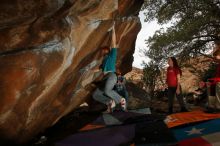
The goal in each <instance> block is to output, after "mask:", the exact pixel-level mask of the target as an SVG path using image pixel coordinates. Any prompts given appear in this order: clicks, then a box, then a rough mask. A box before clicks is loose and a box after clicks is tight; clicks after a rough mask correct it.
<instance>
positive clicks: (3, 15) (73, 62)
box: [0, 0, 143, 143]
mask: <svg viewBox="0 0 220 146" xmlns="http://www.w3.org/2000/svg"><path fill="white" fill-rule="evenodd" d="M142 3H143V0H2V1H1V5H0V46H1V48H0V137H1V138H2V139H8V140H13V141H15V142H18V143H23V142H26V141H28V140H30V139H31V137H33V136H34V135H36V134H38V133H39V132H42V131H43V130H45V129H46V128H48V127H50V126H52V125H54V124H55V123H56V122H57V121H58V120H59V119H60V118H61V117H63V116H64V115H66V114H68V113H69V112H71V111H72V110H74V109H75V108H77V107H78V106H79V105H80V104H81V103H83V102H84V101H85V99H86V97H88V96H89V95H90V93H91V90H92V88H90V86H89V85H90V84H91V82H93V81H94V80H95V79H96V77H98V76H99V74H98V73H94V72H93V71H92V69H93V68H95V67H97V66H99V65H100V64H101V62H102V57H101V56H100V48H101V47H102V46H105V45H110V42H111V39H110V38H111V33H110V32H108V30H109V29H110V28H111V27H112V24H113V21H115V23H116V33H117V37H118V42H119V46H120V47H119V50H118V60H120V65H121V67H122V66H123V72H124V73H126V72H128V71H129V70H131V65H132V61H133V56H132V55H133V52H134V48H135V40H136V36H137V33H138V32H139V30H140V28H141V24H140V20H139V18H138V17H137V15H138V12H139V11H140V8H141V5H142Z"/></svg>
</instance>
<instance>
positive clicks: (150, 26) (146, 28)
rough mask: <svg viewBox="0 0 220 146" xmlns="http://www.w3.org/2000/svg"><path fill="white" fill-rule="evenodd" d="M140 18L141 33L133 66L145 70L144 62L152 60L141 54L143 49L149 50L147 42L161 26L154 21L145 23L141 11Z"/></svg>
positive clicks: (138, 37) (137, 41)
mask: <svg viewBox="0 0 220 146" xmlns="http://www.w3.org/2000/svg"><path fill="white" fill-rule="evenodd" d="M139 17H140V20H141V25H142V28H141V31H140V32H139V34H138V36H137V40H136V45H135V53H134V55H133V56H134V62H133V66H134V67H137V68H143V66H142V62H143V61H144V62H149V61H150V59H149V58H147V57H146V56H144V55H143V53H141V52H140V50H141V49H145V50H146V49H148V48H147V45H146V44H145V40H147V39H148V38H149V37H150V36H153V34H154V32H155V31H156V30H158V29H160V28H161V25H159V24H157V22H156V21H152V22H150V23H147V22H144V18H145V16H144V12H143V11H141V12H140V13H139Z"/></svg>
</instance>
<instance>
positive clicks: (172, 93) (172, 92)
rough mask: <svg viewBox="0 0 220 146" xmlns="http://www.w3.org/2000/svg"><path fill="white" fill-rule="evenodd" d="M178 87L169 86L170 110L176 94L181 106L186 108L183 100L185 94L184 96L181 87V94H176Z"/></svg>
mask: <svg viewBox="0 0 220 146" xmlns="http://www.w3.org/2000/svg"><path fill="white" fill-rule="evenodd" d="M176 89H177V87H168V93H167V94H168V106H169V110H171V111H172V109H173V101H174V96H175V95H176V98H177V100H178V102H179V104H180V106H181V108H184V107H185V105H184V101H183V96H182V91H181V89H180V94H178V95H177V94H176Z"/></svg>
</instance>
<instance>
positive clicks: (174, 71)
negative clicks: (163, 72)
mask: <svg viewBox="0 0 220 146" xmlns="http://www.w3.org/2000/svg"><path fill="white" fill-rule="evenodd" d="M168 65H169V67H168V68H167V80H166V82H167V85H168V112H169V114H172V113H173V101H174V96H175V95H176V98H177V100H178V102H179V104H180V107H181V110H180V111H181V112H187V109H186V107H185V104H184V101H183V96H182V90H181V85H180V76H181V75H182V71H181V69H180V67H179V65H178V63H177V60H176V58H175V57H170V58H168Z"/></svg>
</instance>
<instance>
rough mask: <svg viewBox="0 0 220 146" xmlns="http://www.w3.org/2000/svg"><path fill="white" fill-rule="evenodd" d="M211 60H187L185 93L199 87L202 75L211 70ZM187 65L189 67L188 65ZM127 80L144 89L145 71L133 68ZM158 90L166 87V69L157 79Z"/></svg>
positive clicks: (198, 58)
mask: <svg viewBox="0 0 220 146" xmlns="http://www.w3.org/2000/svg"><path fill="white" fill-rule="evenodd" d="M211 62H212V61H211V59H210V58H207V57H203V56H200V57H197V58H192V59H190V60H187V62H185V63H184V64H185V65H184V66H185V67H182V77H181V85H182V89H183V92H186V93H188V92H191V91H193V90H195V89H196V88H197V87H198V83H199V82H200V81H201V78H200V77H201V75H202V74H204V72H205V71H206V70H207V69H208V68H209V66H210V64H211ZM186 64H187V65H186ZM125 77H126V79H127V80H130V81H132V82H133V83H135V84H138V85H140V87H143V82H142V78H143V70H142V69H138V68H135V67H133V69H132V71H131V72H129V73H127V74H126V75H125ZM157 80H158V84H157V89H160V88H162V87H163V86H164V84H165V80H166V69H164V70H163V71H162V75H161V76H160V77H159V78H158V79H157Z"/></svg>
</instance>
